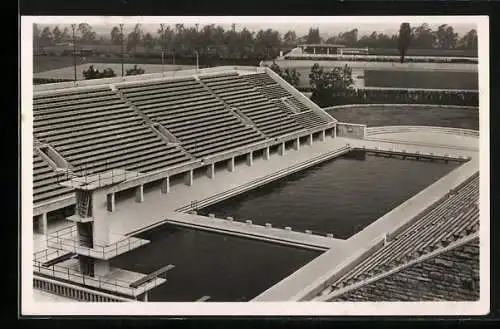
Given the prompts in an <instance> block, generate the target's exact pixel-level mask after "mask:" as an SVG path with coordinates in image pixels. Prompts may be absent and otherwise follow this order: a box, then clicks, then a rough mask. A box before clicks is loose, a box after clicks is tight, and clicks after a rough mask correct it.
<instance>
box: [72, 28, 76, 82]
mask: <svg viewBox="0 0 500 329" xmlns="http://www.w3.org/2000/svg"><path fill="white" fill-rule="evenodd" d="M71 29H72V30H73V70H74V80H75V83H76V38H75V29H76V24H71Z"/></svg>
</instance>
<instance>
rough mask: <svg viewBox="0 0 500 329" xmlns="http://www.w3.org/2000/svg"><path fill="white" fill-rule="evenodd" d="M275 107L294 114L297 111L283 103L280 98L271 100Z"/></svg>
mask: <svg viewBox="0 0 500 329" xmlns="http://www.w3.org/2000/svg"><path fill="white" fill-rule="evenodd" d="M271 103H273V104H274V105H275V106H276V107H278V108H280V109H281V110H282V111H284V112H286V113H288V114H291V115H293V114H295V113H297V112H295V111H293V110H292V109H291V108H290V107H288V106H287V105H286V104H285V103H283V102H282V101H281V100H280V99H273V100H272V101H271Z"/></svg>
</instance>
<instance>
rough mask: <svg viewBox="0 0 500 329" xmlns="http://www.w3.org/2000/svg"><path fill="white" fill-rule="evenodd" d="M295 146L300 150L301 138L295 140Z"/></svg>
mask: <svg viewBox="0 0 500 329" xmlns="http://www.w3.org/2000/svg"><path fill="white" fill-rule="evenodd" d="M293 148H294V149H295V150H296V151H298V150H300V138H299V137H297V138H296V139H295V140H294V141H293Z"/></svg>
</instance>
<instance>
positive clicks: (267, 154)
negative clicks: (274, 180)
mask: <svg viewBox="0 0 500 329" xmlns="http://www.w3.org/2000/svg"><path fill="white" fill-rule="evenodd" d="M264 160H269V146H268V147H266V148H265V149H264Z"/></svg>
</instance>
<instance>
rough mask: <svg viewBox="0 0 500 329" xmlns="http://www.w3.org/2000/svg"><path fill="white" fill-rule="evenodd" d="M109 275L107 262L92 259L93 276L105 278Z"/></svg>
mask: <svg viewBox="0 0 500 329" xmlns="http://www.w3.org/2000/svg"><path fill="white" fill-rule="evenodd" d="M108 273H109V261H108V260H102V259H94V275H97V276H106V275H107V274H108Z"/></svg>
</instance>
